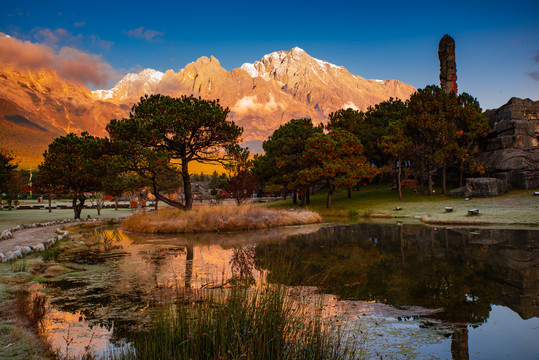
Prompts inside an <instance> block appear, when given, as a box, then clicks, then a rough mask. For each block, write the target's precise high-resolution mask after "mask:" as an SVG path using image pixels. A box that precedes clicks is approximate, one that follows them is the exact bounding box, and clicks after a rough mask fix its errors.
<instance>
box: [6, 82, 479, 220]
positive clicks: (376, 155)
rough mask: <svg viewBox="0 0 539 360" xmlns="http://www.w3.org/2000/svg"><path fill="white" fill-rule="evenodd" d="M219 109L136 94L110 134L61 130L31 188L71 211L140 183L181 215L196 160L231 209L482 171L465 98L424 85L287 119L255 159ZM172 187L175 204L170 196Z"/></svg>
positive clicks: (9, 191) (473, 111)
mask: <svg viewBox="0 0 539 360" xmlns="http://www.w3.org/2000/svg"><path fill="white" fill-rule="evenodd" d="M228 113H229V109H228V108H223V107H222V106H221V105H220V104H219V101H218V100H204V99H201V98H195V97H193V96H189V97H187V96H182V97H180V98H172V97H169V96H163V95H151V96H144V97H142V98H141V99H140V101H139V102H138V103H137V104H135V105H133V107H132V109H131V112H130V114H129V117H128V118H124V119H119V120H117V119H114V120H111V122H110V123H109V124H108V125H107V127H106V130H107V132H108V134H109V136H108V137H103V138H101V137H95V136H92V135H90V134H88V133H82V134H80V135H76V134H73V133H70V134H67V135H65V136H61V137H58V138H56V139H54V141H53V142H52V143H51V144H50V145H49V148H48V149H47V150H46V151H45V153H44V158H43V162H42V163H41V164H40V165H39V167H38V171H37V176H36V177H35V180H34V181H33V183H34V186H35V189H36V190H37V191H36V192H40V193H42V194H43V195H45V196H48V197H49V198H51V197H52V196H59V195H62V196H69V197H70V198H71V199H72V201H73V209H74V212H75V218H80V212H81V210H82V208H83V206H84V203H85V201H86V199H87V196H88V193H96V192H103V193H106V194H109V195H112V196H120V195H121V194H122V193H124V192H126V191H129V190H132V189H140V188H143V187H145V188H148V189H149V191H150V192H151V193H152V194H153V195H154V196H155V197H156V200H159V201H162V202H164V203H166V204H168V205H170V206H174V207H177V208H180V209H185V210H189V209H191V207H192V205H193V194H192V189H191V181H192V180H193V178H194V177H195V176H194V174H192V173H191V172H190V170H189V165H190V163H191V162H193V161H197V162H199V163H206V164H216V163H220V164H222V165H224V167H225V169H226V170H227V173H228V174H227V176H224V175H218V174H217V173H214V174H213V175H212V176H207V178H206V179H205V180H210V181H212V182H214V183H215V184H212V185H211V186H212V187H213V186H217V187H219V188H226V189H227V190H229V191H230V193H231V194H233V196H234V197H235V198H236V200H237V202H238V204H240V203H241V202H242V201H243V200H245V199H246V198H248V197H250V196H251V195H252V194H253V192H255V191H256V192H258V193H262V192H261V191H260V190H261V189H263V192H265V193H267V194H284V196H286V193H292V194H293V196H294V201H297V197H299V198H301V204H305V203H307V204H308V202H309V195H310V193H311V192H312V189H313V188H315V187H321V186H322V185H323V186H324V187H325V188H327V191H328V197H327V206H328V207H330V206H331V197H332V194H333V193H334V192H335V190H336V189H337V188H341V187H346V188H348V192H349V196H351V189H352V188H354V187H356V186H358V184H361V183H364V182H369V181H372V180H373V179H375V178H377V177H380V175H381V174H390V175H391V176H394V178H395V179H396V183H397V188H398V192H399V198H402V192H401V182H402V179H403V178H409V177H412V178H414V179H417V181H418V182H419V183H420V185H421V190H422V191H423V183H424V181H425V182H426V183H427V185H428V192H429V194H432V192H433V186H434V182H433V174H434V173H435V172H436V171H439V170H441V171H442V174H443V175H442V181H441V185H442V191H443V192H445V190H446V178H445V173H446V168H447V166H449V165H452V166H454V165H455V164H457V166H458V168H459V169H460V174H461V180H460V181H461V182H462V178H463V175H462V174H464V173H465V172H467V173H473V172H480V171H481V166H480V165H479V164H477V163H476V162H475V161H474V155H475V154H477V152H478V151H479V147H478V142H479V140H480V138H481V137H484V136H485V135H486V134H487V131H488V121H487V118H486V116H485V115H484V114H482V110H481V108H480V106H479V103H478V102H477V100H476V99H475V98H473V97H472V96H471V95H469V94H466V93H463V94H460V95H456V94H455V93H449V94H447V93H445V92H443V91H442V90H441V89H440V88H439V87H437V86H427V87H426V88H425V89H419V90H417V92H416V93H414V94H413V95H412V96H411V97H410V99H408V100H407V101H406V102H403V101H401V100H395V99H389V100H387V101H384V102H381V103H379V104H377V105H376V106H374V107H370V108H369V109H368V110H367V111H366V112H362V111H358V110H354V109H350V108H348V109H342V110H339V111H336V112H334V113H331V114H330V115H329V121H328V122H327V124H325V125H323V124H318V125H315V124H313V123H312V121H311V119H308V118H302V119H292V120H290V121H289V122H288V123H286V124H283V125H281V126H280V127H279V128H278V129H276V130H275V131H274V132H273V134H272V135H271V136H270V137H269V138H268V139H267V140H266V141H264V142H263V149H264V154H256V155H255V156H254V158H253V157H252V156H251V154H250V153H249V151H248V149H245V148H242V147H241V146H240V145H239V144H240V142H241V135H242V132H243V129H242V128H241V127H239V126H237V125H236V124H235V123H234V122H233V121H230V120H227V115H228ZM0 155H1V156H0V194H1V195H2V197H3V198H4V199H6V200H8V201H10V199H11V200H13V198H14V197H16V196H15V195H14V194H15V193H17V190H16V189H17V185H16V184H17V181H15V180H16V176H15V175H16V174H17V171H16V167H17V165H16V160H15V158H14V157H13V156H11V155H10V154H7V153H6V152H5V151H0ZM17 176H19V177H20V175H17ZM196 176H198V177H199V180H202V179H200V177H204V176H203V175H196ZM14 184H15V185H14ZM19 185H20V180H19ZM179 187H181V189H182V191H183V199H180V200H178V199H173V198H171V197H170V196H168V195H167V194H168V193H170V192H171V190H173V189H178V188H179ZM19 188H20V186H19Z"/></svg>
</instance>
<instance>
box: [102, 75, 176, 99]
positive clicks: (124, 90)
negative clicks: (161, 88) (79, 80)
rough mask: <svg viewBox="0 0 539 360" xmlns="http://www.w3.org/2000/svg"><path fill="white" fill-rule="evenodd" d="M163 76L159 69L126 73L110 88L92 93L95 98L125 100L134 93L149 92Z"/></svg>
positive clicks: (151, 91)
mask: <svg viewBox="0 0 539 360" xmlns="http://www.w3.org/2000/svg"><path fill="white" fill-rule="evenodd" d="M163 76H165V73H163V72H161V71H157V70H153V69H144V70H142V71H141V72H139V73H138V74H133V73H129V74H127V75H126V76H124V77H123V79H122V80H120V81H119V82H118V83H117V84H116V85H115V86H114V87H113V88H112V89H110V90H95V91H92V94H93V96H94V98H95V99H97V100H111V99H114V100H127V99H131V98H132V97H133V96H134V94H140V93H143V94H151V93H153V88H154V87H155V85H157V84H159V82H160V81H161V79H162V78H163Z"/></svg>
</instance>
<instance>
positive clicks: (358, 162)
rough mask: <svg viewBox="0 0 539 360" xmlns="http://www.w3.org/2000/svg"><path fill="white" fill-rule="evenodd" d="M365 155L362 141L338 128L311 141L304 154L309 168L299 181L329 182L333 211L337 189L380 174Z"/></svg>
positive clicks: (312, 138)
mask: <svg viewBox="0 0 539 360" xmlns="http://www.w3.org/2000/svg"><path fill="white" fill-rule="evenodd" d="M362 153H363V147H362V145H361V142H360V141H359V140H358V139H357V137H355V136H354V135H352V134H350V133H349V132H348V131H345V130H340V129H337V130H334V131H331V132H329V133H328V134H324V133H317V134H314V135H313V136H312V137H310V138H309V139H308V140H307V144H306V149H305V152H304V153H303V155H302V157H303V162H304V163H305V164H306V166H305V168H304V169H302V170H301V171H300V172H299V174H298V178H299V181H300V182H302V183H305V184H311V183H314V182H317V181H325V182H327V186H328V198H327V204H326V206H327V207H328V208H329V207H331V195H332V194H333V192H334V191H335V189H336V188H338V187H340V186H353V185H355V184H356V183H358V182H360V181H362V180H364V179H368V178H372V177H374V176H375V175H376V173H377V169H376V168H374V167H372V166H371V164H369V163H368V161H367V158H366V157H365V156H363V154H362Z"/></svg>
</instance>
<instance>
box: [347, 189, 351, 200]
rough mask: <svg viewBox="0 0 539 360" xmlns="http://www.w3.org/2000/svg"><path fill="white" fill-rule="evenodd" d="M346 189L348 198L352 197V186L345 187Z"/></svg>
mask: <svg viewBox="0 0 539 360" xmlns="http://www.w3.org/2000/svg"><path fill="white" fill-rule="evenodd" d="M347 189H348V199H351V198H352V188H351V187H350V186H348V187H347Z"/></svg>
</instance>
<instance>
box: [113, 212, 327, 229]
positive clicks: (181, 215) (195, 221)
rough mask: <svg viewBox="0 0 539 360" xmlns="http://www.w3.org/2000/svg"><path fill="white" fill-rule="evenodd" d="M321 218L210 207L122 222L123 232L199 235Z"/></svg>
mask: <svg viewBox="0 0 539 360" xmlns="http://www.w3.org/2000/svg"><path fill="white" fill-rule="evenodd" d="M321 220H322V218H321V217H320V215H318V214H317V213H315V212H312V211H308V210H293V211H292V210H280V209H269V208H265V207H261V206H212V207H202V208H196V209H193V210H190V211H182V210H179V209H172V208H165V209H160V210H158V211H151V212H139V213H136V214H135V215H133V216H130V217H129V218H127V219H125V220H124V221H123V222H122V226H123V228H124V229H125V230H128V231H133V232H143V233H161V234H175V233H199V232H220V231H244V230H256V229H265V228H269V227H276V226H288V225H305V224H313V223H318V222H320V221H321Z"/></svg>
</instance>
